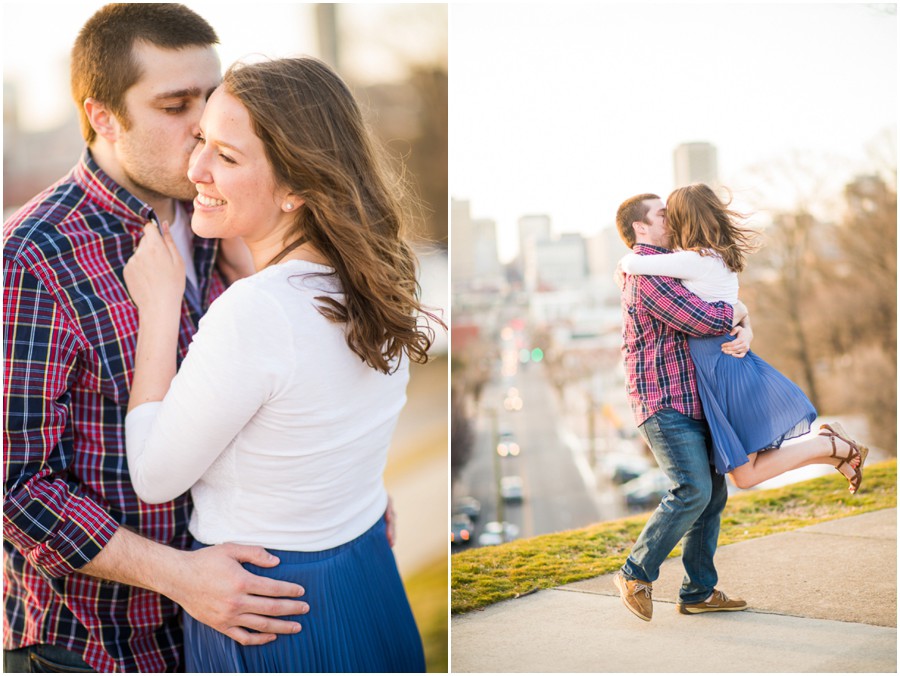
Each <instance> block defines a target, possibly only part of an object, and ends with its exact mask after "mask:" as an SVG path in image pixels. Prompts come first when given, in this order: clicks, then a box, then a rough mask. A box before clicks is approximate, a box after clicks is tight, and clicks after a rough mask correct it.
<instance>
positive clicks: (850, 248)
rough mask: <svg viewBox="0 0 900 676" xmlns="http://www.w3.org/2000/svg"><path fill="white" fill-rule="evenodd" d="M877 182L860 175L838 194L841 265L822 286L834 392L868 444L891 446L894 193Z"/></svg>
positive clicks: (893, 439) (894, 336)
mask: <svg viewBox="0 0 900 676" xmlns="http://www.w3.org/2000/svg"><path fill="white" fill-rule="evenodd" d="M895 185H896V183H895V184H893V185H890V184H888V183H887V182H885V181H884V180H882V179H881V178H879V177H877V176H863V177H859V178H857V179H856V180H855V181H853V182H852V183H850V184H849V185H847V187H846V189H845V191H844V197H845V199H846V205H847V206H846V211H845V213H844V216H843V219H842V221H841V224H840V226H839V227H837V228H836V229H835V231H836V232H835V240H836V242H837V245H838V249H839V251H840V253H841V261H840V263H839V264H835V265H830V266H827V267H826V268H825V270H824V281H825V286H826V289H827V294H828V296H829V297H830V298H833V299H834V301H833V303H832V304H831V306H830V308H829V309H830V313H829V315H830V321H829V322H828V323H827V327H828V337H829V339H830V341H829V342H830V343H831V345H830V347H831V348H832V349H833V351H834V353H835V357H836V359H835V360H834V361H835V363H836V375H837V376H838V377H839V382H836V383H835V386H834V387H833V388H832V389H833V390H834V392H835V394H836V398H837V399H838V400H839V401H840V402H841V403H843V404H844V406H845V407H847V408H849V407H851V406H852V407H853V408H855V409H858V410H861V412H864V413H865V414H866V416H867V417H868V418H869V420H870V422H871V430H870V434H871V437H872V442H873V443H875V444H877V445H879V446H882V447H884V448H888V449H894V450H895V449H896V444H897V426H896V421H897V387H896V386H897V192H896V188H895Z"/></svg>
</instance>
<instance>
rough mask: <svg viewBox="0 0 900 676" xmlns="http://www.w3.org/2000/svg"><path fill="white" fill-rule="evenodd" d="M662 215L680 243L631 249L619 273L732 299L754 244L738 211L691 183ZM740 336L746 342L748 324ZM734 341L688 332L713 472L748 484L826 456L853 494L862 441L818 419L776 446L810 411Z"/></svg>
mask: <svg viewBox="0 0 900 676" xmlns="http://www.w3.org/2000/svg"><path fill="white" fill-rule="evenodd" d="M665 218H666V224H667V226H668V229H669V230H670V231H671V245H672V247H673V248H674V249H677V251H674V252H672V253H660V254H658V255H652V256H639V255H637V254H633V253H632V254H628V255H627V256H625V257H624V258H623V259H622V269H623V271H624V272H625V273H626V274H634V275H663V276H668V277H675V278H677V279H681V280H682V281H683V283H684V285H685V287H687V289H688V290H690V291H692V292H694V293H695V294H697V295H698V296H700V297H701V298H702V299H703V300H705V301H707V302H715V301H725V302H728V303H735V302H737V300H738V277H737V273H738V272H741V271H742V270H743V269H744V266H745V264H746V259H747V256H748V255H749V254H751V253H752V252H753V251H755V250H756V243H755V240H756V237H755V235H754V233H752V232H751V231H749V230H747V229H746V228H745V227H744V226H743V223H742V221H743V219H744V216H743V215H742V214H740V213H738V212H737V211H735V210H733V209H731V208H730V203H729V202H725V201H723V200H722V199H721V198H719V196H718V195H716V193H715V192H714V191H713V190H712V189H711V188H710V187H709V186H708V185H705V184H703V183H695V184H693V185H689V186H686V187H683V188H678V189H676V190H675V191H673V192H672V193H671V194H670V195H669V197H668V199H667V200H666V216H665ZM745 328H746V329H748V330H749V326H746V327H745ZM745 336H746V334H745ZM746 338H747V340H748V345H749V340H752V331H751V332H750V334H749V336H746ZM732 340H735V337H734V336H733V335H728V334H726V335H724V336H716V337H701V338H695V337H688V345H689V348H690V355H691V360H692V361H693V362H694V366H695V369H696V373H697V386H698V390H699V393H700V399H701V401H702V403H703V413H704V415H705V417H706V420H707V422H708V423H709V428H710V433H711V436H712V440H713V459H714V461H715V465H716V470H717V471H718V472H719V474H729V475H730V476H731V478H732V480H733V481H734V483H735V485H737V486H738V487H740V488H749V487H751V486H755V485H757V484H758V483H760V482H762V481H765V480H766V479H771V478H772V477H775V476H778V475H779V474H782V473H783V472H786V471H788V470H791V469H796V468H797V467H802V466H804V465H810V464H828V465H832V466H835V467H837V469H838V471H840V472H841V473H842V474H843V475H844V476H845V477H847V479H848V481H849V482H850V492H851V493H855V492H856V491H857V490H859V487H860V483H861V481H862V471H863V464H864V463H865V459H866V455H867V454H868V448H866V447H865V446H863V445H861V444H858V443H857V442H855V441H854V440H852V439H851V438H850V437H849V436H848V435H847V433H846V432H845V431H844V429H843V428H842V427H841V425H840V424H839V423H831V424H826V425H822V426H821V428H820V431H819V434H818V435H809V436H806V437H805V438H803V439H802V440H798V441H797V442H795V443H792V444H789V445H786V446H782V444H783V443H784V442H785V441H786V440H788V439H793V438H795V437H800V436H802V435H805V434H806V433H807V432H809V430H810V425H811V424H812V422H813V420H815V418H816V410H815V408H813V405H812V403H810V401H809V399H808V398H807V396H806V395H805V394H804V393H803V391H802V390H801V389H800V388H799V387H797V385H795V384H794V383H793V382H791V381H790V380H788V379H787V378H786V377H785V376H784V375H782V374H781V373H779V372H778V371H777V370H776V369H774V368H773V367H772V366H770V365H769V364H768V363H766V362H765V361H763V360H762V359H761V358H760V357H758V356H757V355H756V354H755V353H753V352H752V351H750V350H749V346H748V347H746V348H740V349H739V351H737V352H735V349H736V348H734V347H731V348H726V349H725V350H723V349H722V346H723V345H728V343H729V342H730V341H732ZM727 352H730V354H727Z"/></svg>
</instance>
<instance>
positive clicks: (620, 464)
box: [600, 453, 651, 484]
mask: <svg viewBox="0 0 900 676" xmlns="http://www.w3.org/2000/svg"><path fill="white" fill-rule="evenodd" d="M600 462H601V467H602V471H603V472H604V473H605V474H606V475H607V476H608V477H609V478H610V480H612V481H613V482H614V483H617V484H624V483H627V482H628V481H631V480H632V479H637V478H638V477H639V476H641V475H642V474H643V473H644V472H646V471H647V470H649V469H650V468H651V464H650V461H649V460H648V459H647V458H646V457H644V456H642V455H637V454H635V453H606V454H603V455H601V459H600Z"/></svg>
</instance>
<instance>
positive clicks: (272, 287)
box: [126, 261, 409, 551]
mask: <svg viewBox="0 0 900 676" xmlns="http://www.w3.org/2000/svg"><path fill="white" fill-rule="evenodd" d="M331 271H332V269H331V268H329V267H326V266H322V265H316V264H314V263H309V262H306V261H287V262H285V263H282V264H280V265H276V266H273V267H271V268H267V269H265V270H262V271H261V272H259V273H257V274H255V275H253V276H252V277H248V278H246V279H243V280H240V281H238V282H236V283H235V284H233V285H232V286H231V287H230V288H229V289H228V290H227V291H226V292H225V293H224V294H222V296H220V297H219V298H218V299H217V300H216V301H215V302H214V303H213V304H212V306H211V307H210V309H209V311H208V312H207V313H206V315H205V316H204V317H203V319H202V320H201V322H200V326H199V329H198V331H197V334H196V335H195V336H194V340H193V342H192V343H191V346H190V350H189V351H188V354H187V356H186V358H185V359H184V361H183V363H182V365H181V368H180V369H179V371H178V373H177V375H176V376H175V378H174V379H173V380H172V385H171V387H170V389H169V391H168V393H167V394H166V396H165V399H164V400H163V401H162V402H153V403H148V404H143V405H141V406H138V407H136V408H135V409H133V410H132V411H131V412H130V413H129V414H128V416H127V418H126V443H127V456H128V466H129V471H130V472H131V479H132V482H133V483H134V486H135V490H136V491H137V494H138V496H139V497H140V498H141V499H142V500H145V501H147V502H151V503H159V502H164V501H166V500H171V499H172V498H174V497H176V496H178V495H180V494H182V493H184V492H185V491H186V490H188V489H190V490H191V495H192V497H193V501H194V512H193V515H192V517H191V521H190V530H191V533H192V534H193V535H194V537H195V538H196V539H197V540H199V541H200V542H203V543H205V544H219V543H222V542H236V543H239V544H250V545H261V546H264V547H271V548H275V549H285V550H292V551H321V550H323V549H329V548H331V547H334V546H337V545H340V544H343V543H346V542H349V541H350V540H352V539H353V538H355V537H357V536H359V535H361V534H362V533H364V532H365V531H366V530H367V529H368V528H369V527H371V526H372V524H374V523H375V522H376V521H377V520H378V518H379V517H380V516H381V514H383V513H384V510H385V508H386V506H387V493H386V491H385V488H384V484H383V480H382V474H383V472H384V466H385V463H386V460H387V452H388V447H389V445H390V440H391V437H392V435H393V431H394V428H395V426H396V423H397V418H398V417H399V415H400V410H401V409H402V408H403V405H404V403H405V402H406V385H407V382H408V379H409V370H408V361H407V360H406V359H405V358H404V359H403V360H402V361H401V364H400V368H399V369H398V370H397V371H396V372H395V373H393V374H391V375H385V374H383V373H381V372H379V371H376V370H375V369H373V368H371V367H369V366H367V365H366V364H365V363H364V362H363V361H362V360H361V359H360V358H359V357H358V356H357V355H356V354H355V353H353V352H352V351H351V350H350V348H349V347H348V346H347V342H346V339H345V335H344V325H343V324H336V323H333V322H330V321H329V320H327V319H326V318H325V317H323V316H322V315H321V314H320V313H319V311H318V310H317V309H316V305H317V302H316V301H315V300H314V298H315V297H316V296H321V295H324V294H328V295H332V296H333V297H335V298H336V299H338V300H340V299H341V295H340V293H339V289H338V282H337V281H336V279H335V278H333V277H320V276H316V275H315V274H309V273H322V272H324V273H328V272H331Z"/></svg>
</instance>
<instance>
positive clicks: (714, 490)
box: [622, 408, 728, 603]
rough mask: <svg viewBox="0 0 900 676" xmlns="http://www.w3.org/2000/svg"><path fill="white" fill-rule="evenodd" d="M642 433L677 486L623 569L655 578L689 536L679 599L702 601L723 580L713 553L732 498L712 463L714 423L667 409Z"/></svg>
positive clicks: (647, 578) (634, 576) (633, 576)
mask: <svg viewBox="0 0 900 676" xmlns="http://www.w3.org/2000/svg"><path fill="white" fill-rule="evenodd" d="M640 432H641V435H642V436H643V437H644V439H646V440H647V443H648V444H649V445H650V449H651V450H652V451H653V455H654V456H655V457H656V461H657V463H659V467H660V469H662V470H663V471H664V472H665V473H666V475H667V476H668V477H669V479H671V481H672V483H673V484H674V485H673V487H672V488H671V489H670V490H669V492H668V493H667V494H666V496H665V497H664V498H663V499H662V501H661V502H660V503H659V507H657V508H656V511H655V512H653V514H652V515H651V517H650V520H649V521H647V525H646V526H644V530H643V531H642V532H641V534H640V536H639V537H638V539H637V542H635V544H634V547H633V548H632V550H631V554H630V555H629V556H628V560H627V561H626V562H625V565H624V566H622V572H623V574H624V575H625V577H627V578H630V579H637V580H643V581H645V582H654V581H655V580H656V579H657V578H658V577H659V567H660V565H662V562H663V561H665V560H666V557H668V556H669V554H670V553H671V552H672V550H673V549H675V546H676V545H677V544H678V542H679V541H680V540H681V539H682V538H684V543H683V562H684V570H685V577H684V582H683V583H682V585H681V591H680V592H679V597H680V598H681V601H682V602H684V603H698V602H700V601H703V600H705V599H706V598H707V597H709V595H710V594H712V592H713V589H714V588H715V586H716V583H717V582H718V581H719V578H718V575H717V574H716V567H715V565H714V564H713V556H714V555H715V553H716V546H717V544H718V540H719V522H720V519H721V515H722V510H723V509H724V507H725V503H726V501H727V500H728V488H727V487H726V486H725V477H724V476H722V475H721V474H717V473H716V471H715V468H714V467H713V466H712V465H711V462H712V460H711V458H710V454H709V444H710V443H711V442H710V434H709V427H708V426H707V424H706V421H704V420H694V419H693V418H689V417H688V416H686V415H683V414H681V413H679V412H678V411H675V410H674V409H670V408H664V409H662V410H660V411H657V412H656V413H655V414H653V415H652V416H650V417H649V418H648V419H647V420H646V421H645V422H644V424H643V425H641V427H640Z"/></svg>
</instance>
